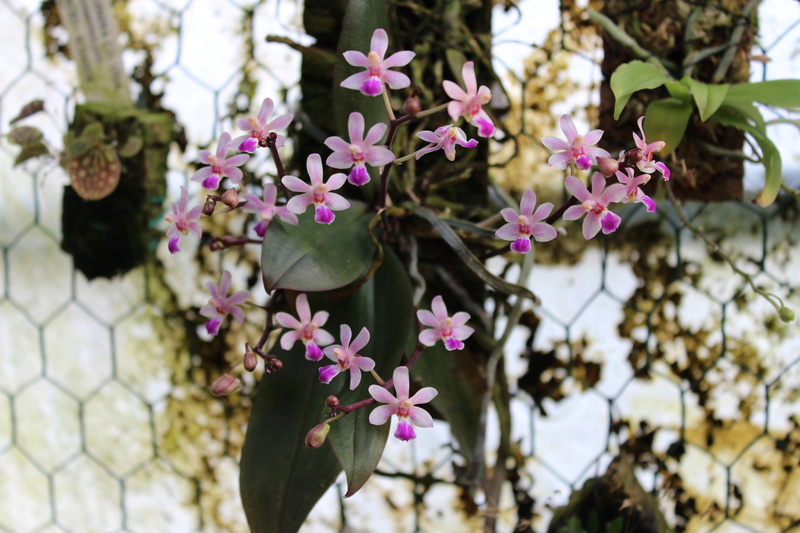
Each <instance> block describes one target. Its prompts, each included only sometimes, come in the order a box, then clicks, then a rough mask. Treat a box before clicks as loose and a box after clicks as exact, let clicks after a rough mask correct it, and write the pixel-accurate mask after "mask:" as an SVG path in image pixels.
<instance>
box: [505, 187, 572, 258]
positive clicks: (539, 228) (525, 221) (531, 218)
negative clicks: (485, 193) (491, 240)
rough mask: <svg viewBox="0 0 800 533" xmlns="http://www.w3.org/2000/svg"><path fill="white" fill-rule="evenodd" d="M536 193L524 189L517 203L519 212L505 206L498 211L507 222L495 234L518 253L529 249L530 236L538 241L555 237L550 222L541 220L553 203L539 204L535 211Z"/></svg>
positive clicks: (551, 208)
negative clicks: (520, 199) (509, 242)
mask: <svg viewBox="0 0 800 533" xmlns="http://www.w3.org/2000/svg"><path fill="white" fill-rule="evenodd" d="M534 207H536V193H535V192H533V191H525V192H524V193H523V194H522V201H521V202H520V205H519V213H517V212H516V211H514V210H513V209H511V208H510V207H507V208H505V209H503V210H502V211H500V214H501V215H503V219H505V221H506V222H507V224H505V225H504V226H502V227H501V228H500V229H498V230H497V232H496V233H495V235H496V236H497V237H499V238H501V239H503V240H505V241H514V242H512V243H511V250H512V251H513V252H517V253H519V254H526V253H528V252H530V251H531V237H533V238H534V239H536V240H537V241H538V242H547V241H552V240H553V239H555V238H556V235H557V233H556V230H555V228H554V227H553V226H551V225H550V224H547V223H545V222H541V221H542V220H544V219H546V218H547V217H548V216H550V212H551V211H552V210H553V204H551V203H545V204H542V205H540V206H539V209H537V210H536V212H535V213H534V212H533V208H534Z"/></svg>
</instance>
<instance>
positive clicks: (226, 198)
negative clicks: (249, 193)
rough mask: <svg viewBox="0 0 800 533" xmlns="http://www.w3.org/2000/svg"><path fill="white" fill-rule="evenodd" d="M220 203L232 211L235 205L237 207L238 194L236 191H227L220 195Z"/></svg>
mask: <svg viewBox="0 0 800 533" xmlns="http://www.w3.org/2000/svg"><path fill="white" fill-rule="evenodd" d="M222 203H223V204H225V205H227V206H228V207H230V208H231V209H233V208H234V207H236V206H237V205H239V193H237V192H236V189H228V190H227V191H225V193H224V194H223V195H222Z"/></svg>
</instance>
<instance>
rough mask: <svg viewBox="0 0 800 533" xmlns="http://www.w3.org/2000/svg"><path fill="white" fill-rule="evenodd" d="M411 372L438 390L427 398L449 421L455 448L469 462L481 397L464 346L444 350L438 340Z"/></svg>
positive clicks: (478, 374)
mask: <svg viewBox="0 0 800 533" xmlns="http://www.w3.org/2000/svg"><path fill="white" fill-rule="evenodd" d="M412 374H413V375H414V376H417V377H419V378H420V380H421V381H422V383H424V384H425V386H426V387H434V388H436V389H437V390H438V391H439V394H438V395H437V396H436V398H434V399H433V401H432V402H431V403H432V404H433V406H434V407H436V409H437V410H438V411H439V412H440V413H442V415H443V416H444V418H445V420H447V422H448V423H449V424H450V431H451V432H452V433H453V436H454V437H455V438H456V440H457V441H458V445H459V450H460V452H461V454H462V455H463V456H464V458H465V459H466V460H467V461H469V462H471V461H472V459H473V452H474V451H475V443H476V439H477V436H478V419H479V418H480V412H481V401H482V397H483V388H484V385H483V378H482V376H481V371H480V369H479V368H478V366H477V365H476V364H475V361H474V360H473V359H472V357H471V356H470V354H469V353H468V352H467V351H466V350H460V351H457V352H448V351H447V350H446V349H445V348H444V346H443V345H442V344H441V343H438V344H436V345H435V346H431V347H430V348H426V349H425V351H424V352H423V353H422V355H421V356H420V358H419V359H418V360H417V364H416V365H414V368H413V370H412Z"/></svg>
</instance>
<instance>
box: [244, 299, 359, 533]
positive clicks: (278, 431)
mask: <svg viewBox="0 0 800 533" xmlns="http://www.w3.org/2000/svg"><path fill="white" fill-rule="evenodd" d="M312 305H313V304H312ZM312 308H313V307H312ZM313 309H317V308H313ZM274 353H275V355H276V356H278V357H279V358H280V360H281V361H282V362H283V368H282V369H281V370H280V371H278V372H275V373H273V374H271V375H265V376H263V377H262V378H261V383H259V386H258V394H257V395H256V398H255V403H254V405H253V412H252V414H251V415H250V422H249V424H248V426H247V436H246V437H245V441H244V448H243V449H242V460H241V469H240V477H239V486H240V489H241V494H242V504H243V505H244V510H245V514H246V515H247V522H248V524H249V525H250V529H251V531H253V533H294V532H295V531H297V530H298V529H299V528H300V526H301V525H302V523H303V521H304V520H305V519H306V516H307V515H308V513H309V512H311V509H312V508H313V507H314V505H315V504H316V502H317V500H319V498H320V497H322V495H323V494H324V493H325V491H326V490H328V487H330V486H331V485H332V484H333V483H334V481H336V477H337V476H338V475H339V472H340V471H341V467H340V466H339V462H338V461H337V460H336V456H335V455H334V454H333V452H332V451H331V449H330V448H329V447H328V446H322V447H321V448H317V449H314V450H311V449H308V448H306V447H305V445H304V440H305V436H306V433H308V431H309V430H310V429H311V428H313V427H314V426H316V425H317V424H319V423H320V422H322V421H323V420H324V418H325V414H326V409H325V398H327V397H328V395H329V394H336V393H338V391H339V388H341V387H343V386H344V384H343V383H344V382H341V381H340V382H339V383H336V382H334V385H335V386H333V385H332V386H331V387H327V386H325V385H323V384H322V383H320V382H319V381H318V380H317V379H316V373H317V371H316V369H317V366H318V365H317V364H315V363H312V362H310V361H306V360H305V358H304V357H303V354H304V348H303V347H302V344H300V343H297V344H296V345H295V347H294V348H293V349H292V350H291V351H289V352H283V351H281V350H278V351H275V352H274Z"/></svg>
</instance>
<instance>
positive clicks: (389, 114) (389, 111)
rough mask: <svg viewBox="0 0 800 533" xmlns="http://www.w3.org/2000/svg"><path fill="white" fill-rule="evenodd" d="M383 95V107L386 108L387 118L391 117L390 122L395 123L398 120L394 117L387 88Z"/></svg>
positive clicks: (384, 89) (384, 88)
mask: <svg viewBox="0 0 800 533" xmlns="http://www.w3.org/2000/svg"><path fill="white" fill-rule="evenodd" d="M381 94H382V95H383V105H385V106H386V116H387V117H389V121H391V122H394V121H395V120H397V119H396V118H395V116H394V110H393V109H392V103H391V102H390V101H389V92H388V91H387V90H386V86H384V87H383V91H381Z"/></svg>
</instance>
